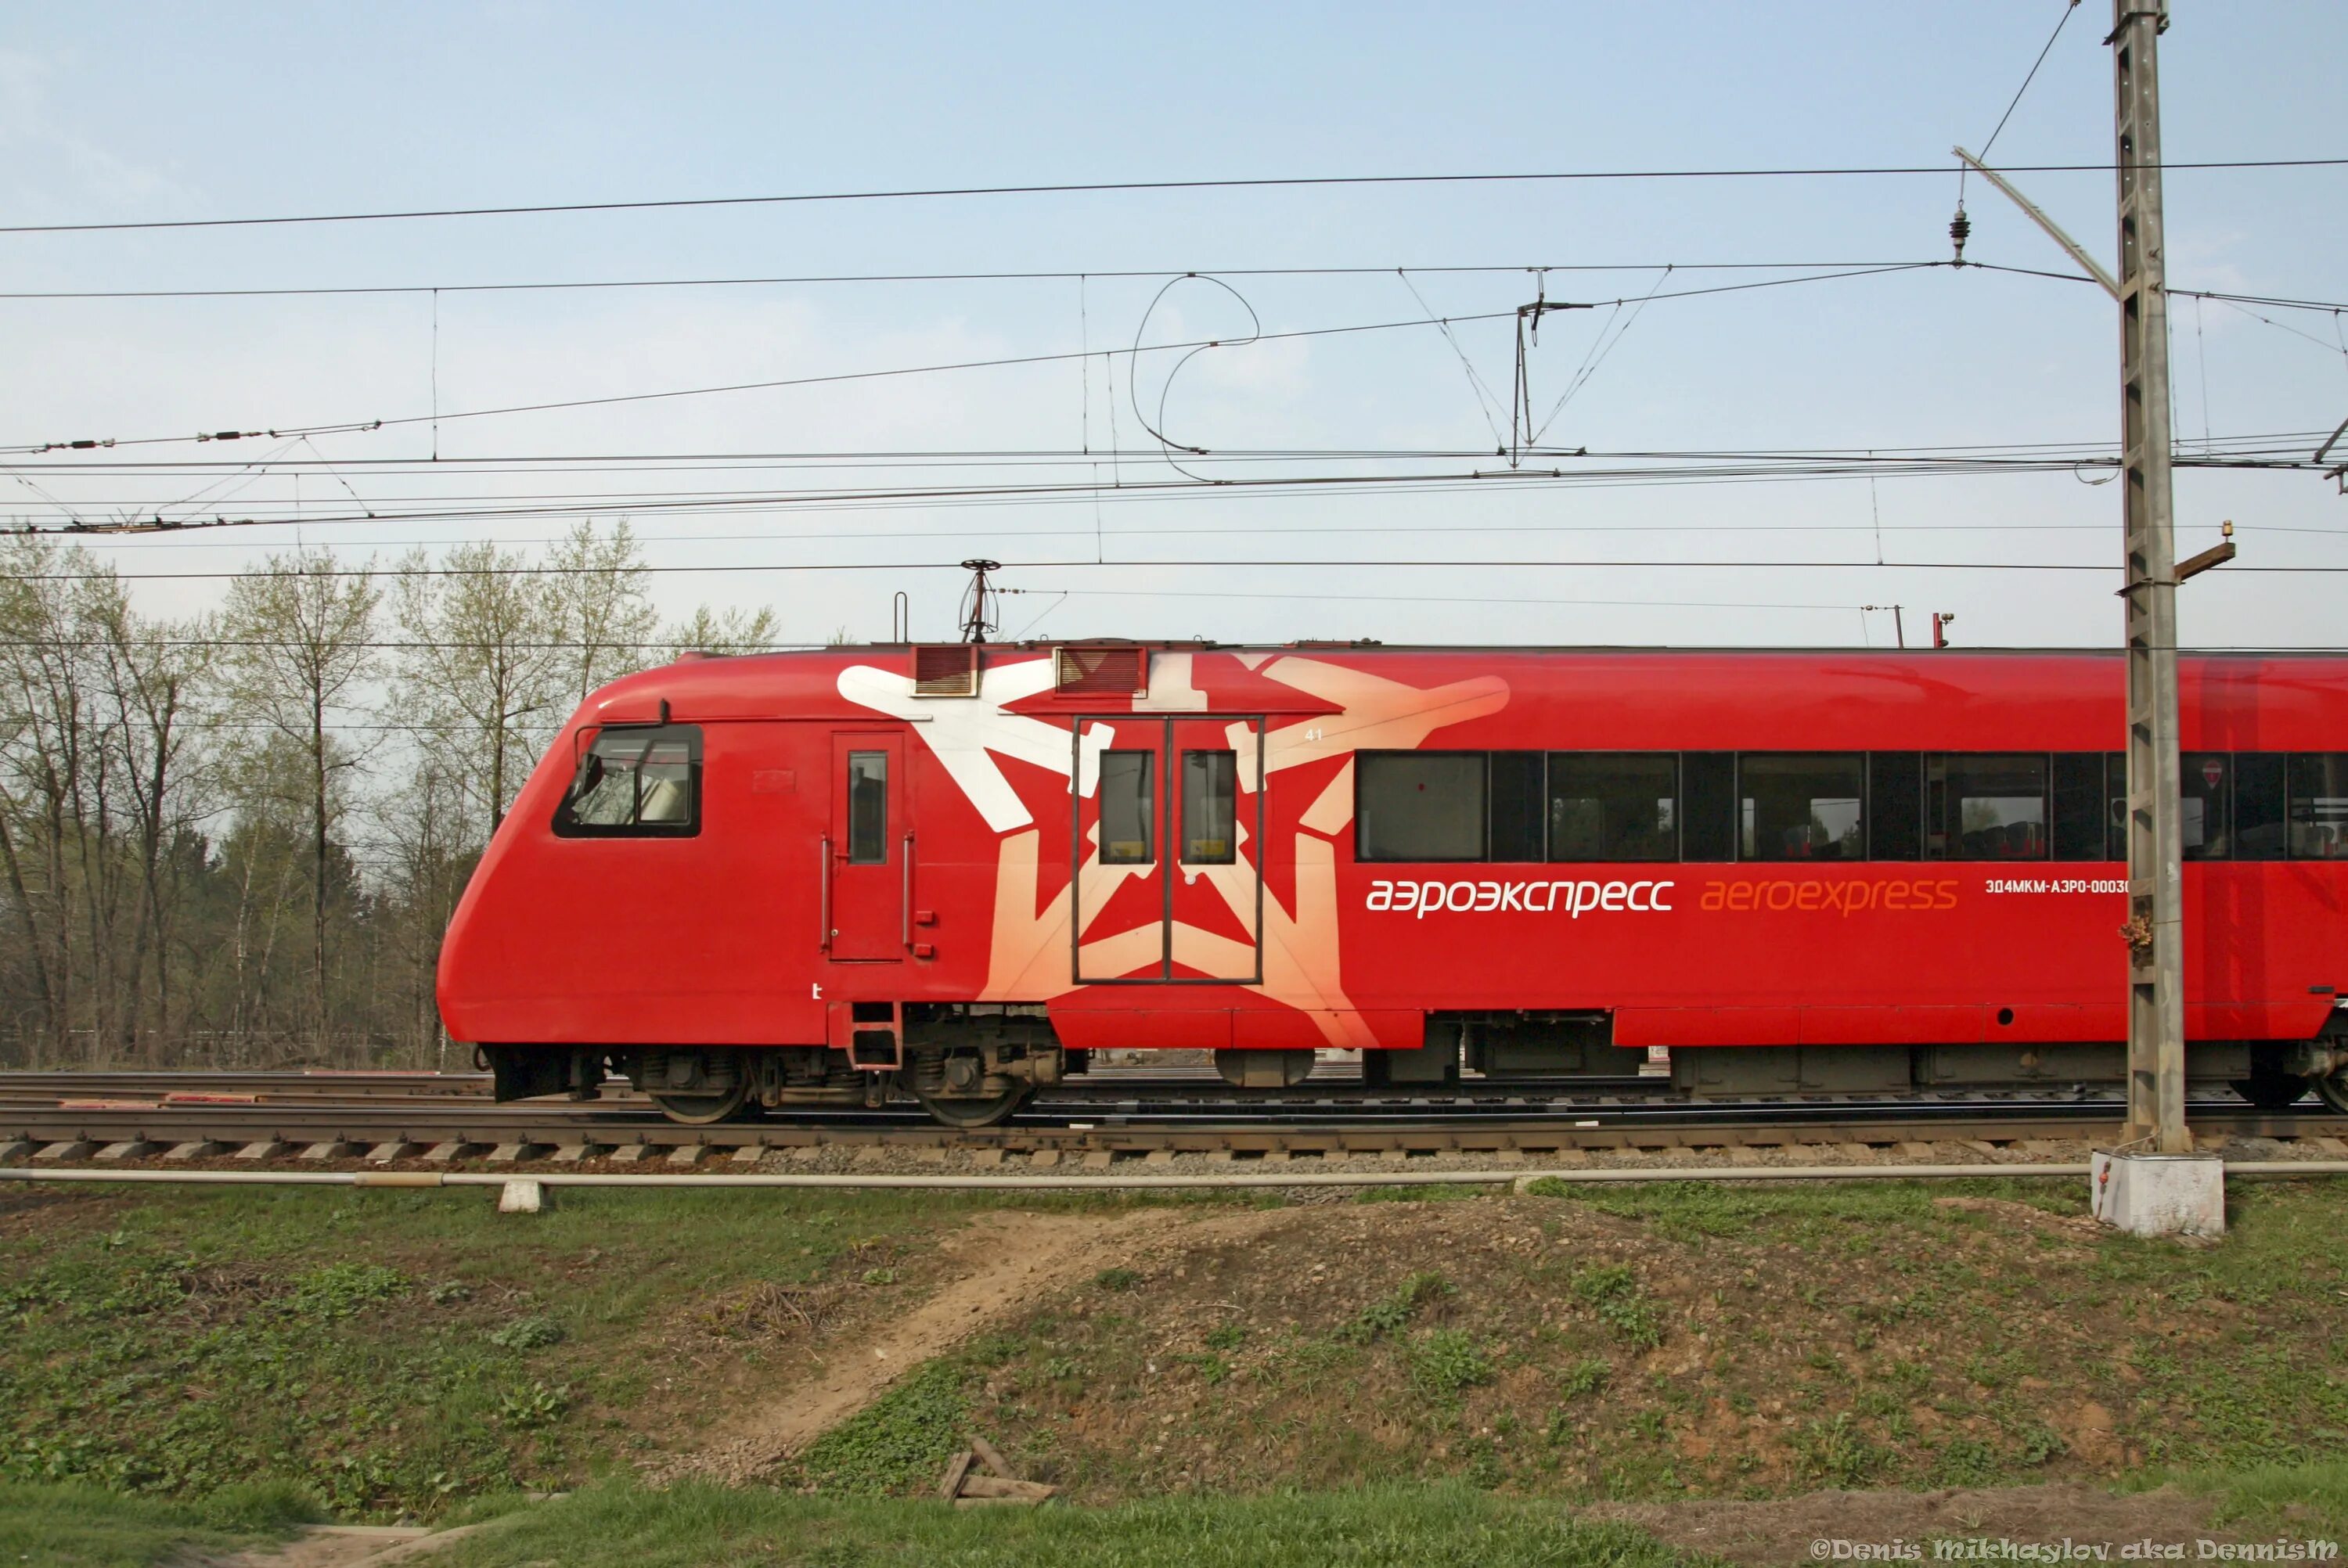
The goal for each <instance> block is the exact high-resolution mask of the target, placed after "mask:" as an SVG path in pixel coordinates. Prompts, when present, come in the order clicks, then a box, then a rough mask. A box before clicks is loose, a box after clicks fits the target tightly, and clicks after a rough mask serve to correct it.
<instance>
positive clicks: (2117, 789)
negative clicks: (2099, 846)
mask: <svg viewBox="0 0 2348 1568" xmlns="http://www.w3.org/2000/svg"><path fill="white" fill-rule="evenodd" d="M2127 829H2128V822H2127V753H2126V752H2106V753H2104V858H2105V859H2106V860H2121V861H2124V860H2126V859H2127Z"/></svg>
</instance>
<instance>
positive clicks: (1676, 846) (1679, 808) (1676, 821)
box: [1541, 750, 1687, 866]
mask: <svg viewBox="0 0 2348 1568" xmlns="http://www.w3.org/2000/svg"><path fill="white" fill-rule="evenodd" d="M1560 757H1567V758H1574V757H1591V758H1604V759H1606V760H1608V761H1610V762H1620V761H1622V760H1625V759H1629V760H1633V761H1638V762H1662V763H1666V764H1670V767H1671V802H1672V832H1671V841H1672V853H1671V858H1670V859H1668V860H1664V859H1660V858H1652V859H1651V858H1648V857H1646V856H1600V857H1599V858H1597V859H1588V858H1585V857H1583V856H1567V855H1560V854H1559V853H1558V849H1557V843H1556V835H1555V834H1553V833H1551V832H1550V827H1551V826H1552V821H1551V819H1552V817H1553V816H1554V815H1555V813H1556V810H1557V796H1556V793H1555V790H1556V782H1557V773H1558V769H1557V760H1558V759H1559V758H1560ZM1541 758H1542V760H1541V774H1542V780H1541V831H1542V835H1543V837H1544V839H1545V841H1546V846H1547V848H1548V850H1549V856H1550V858H1549V864H1550V865H1551V866H1678V865H1681V864H1682V863H1683V858H1684V856H1685V855H1686V852H1687V851H1686V845H1685V842H1684V835H1685V822H1686V815H1687V814H1686V796H1685V794H1684V787H1683V784H1682V771H1683V770H1682V764H1681V754H1680V753H1678V752H1665V751H1621V750H1607V751H1587V752H1571V751H1551V752H1545V753H1541ZM1585 798H1586V797H1585ZM1601 798H1602V797H1601ZM1626 798H1639V799H1643V798H1645V797H1644V796H1638V797H1626ZM1605 832H1606V825H1605V823H1604V820H1603V818H1602V817H1601V821H1600V824H1599V834H1600V836H1601V838H1602V837H1604V836H1605Z"/></svg>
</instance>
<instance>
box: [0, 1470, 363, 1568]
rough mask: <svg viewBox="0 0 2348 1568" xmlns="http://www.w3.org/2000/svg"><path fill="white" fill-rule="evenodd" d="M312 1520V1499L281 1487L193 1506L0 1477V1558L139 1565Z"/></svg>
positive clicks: (232, 1545)
mask: <svg viewBox="0 0 2348 1568" xmlns="http://www.w3.org/2000/svg"><path fill="white" fill-rule="evenodd" d="M318 1517H319V1514H318V1507H317V1504H316V1503H315V1502H314V1501H312V1500H311V1499H310V1498H309V1497H308V1496H307V1495H305V1494H304V1493H303V1492H301V1491H298V1490H297V1489H295V1488H293V1487H289V1486H284V1485H282V1484H277V1485H270V1484H263V1485H258V1486H232V1487H227V1488H223V1489H222V1490H221V1491H217V1492H215V1493H213V1494H212V1495H211V1497H208V1498H206V1499H205V1500H204V1501H202V1502H201V1504H195V1503H187V1502H175V1501H169V1500H167V1499H163V1498H154V1497H125V1496H123V1495H121V1494H120V1493H118V1492H113V1491H107V1490H106V1489H104V1488H102V1487H96V1486H81V1485H74V1484H69V1483H67V1484H61V1483H56V1482H52V1483H50V1484H47V1485H19V1484H15V1483H11V1482H6V1481H0V1563H57V1564H71V1565H72V1568H146V1565H147V1564H149V1563H160V1562H163V1561H165V1560H167V1559H169V1558H172V1557H180V1558H185V1557H186V1556H188V1555H189V1554H191V1553H199V1552H201V1553H222V1552H233V1551H237V1550H239V1549H241V1548H246V1547H252V1546H258V1545H264V1544H266V1543H267V1542H271V1541H273V1540H276V1539H280V1538H282V1537H283V1536H284V1535H286V1534H287V1533H288V1532H290V1531H291V1530H292V1528H293V1526H295V1525H299V1524H305V1523H309V1522H313V1521H314V1520H315V1519H317V1518H318Z"/></svg>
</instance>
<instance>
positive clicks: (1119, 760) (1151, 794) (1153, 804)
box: [1100, 752, 1158, 866]
mask: <svg viewBox="0 0 2348 1568" xmlns="http://www.w3.org/2000/svg"><path fill="white" fill-rule="evenodd" d="M1157 761H1158V753H1156V752H1103V753H1101V759H1100V857H1101V864H1102V865H1103V866H1148V865H1149V864H1150V863H1151V862H1152V861H1154V860H1155V859H1156V858H1157V856H1156V855H1155V853H1154V852H1153V850H1152V847H1151V840H1152V838H1153V837H1154V836H1155V835H1153V834H1152V832H1151V828H1152V827H1153V826H1154V825H1155V824H1156V822H1157V819H1158V813H1157V809H1156V808H1157V804H1158V801H1157V796H1158V788H1157V770H1156V769H1155V768H1154V767H1153V766H1152V765H1151V764H1154V763H1156V762H1157Z"/></svg>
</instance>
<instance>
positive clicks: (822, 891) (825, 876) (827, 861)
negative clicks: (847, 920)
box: [816, 834, 832, 953]
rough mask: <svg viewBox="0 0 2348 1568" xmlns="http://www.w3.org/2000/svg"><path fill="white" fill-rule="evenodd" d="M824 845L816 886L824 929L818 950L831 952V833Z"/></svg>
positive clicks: (825, 838) (824, 840) (818, 943)
mask: <svg viewBox="0 0 2348 1568" xmlns="http://www.w3.org/2000/svg"><path fill="white" fill-rule="evenodd" d="M822 847H823V869H822V871H821V872H819V874H818V876H817V878H816V886H817V887H818V888H819V892H818V893H817V895H816V897H817V899H818V903H817V906H816V907H817V908H818V910H819V911H820V913H819V916H818V918H819V921H820V922H821V926H820V929H821V931H822V933H823V935H822V938H821V939H820V940H819V941H818V942H817V943H816V950H817V951H819V952H822V953H829V952H830V951H831V937H832V931H831V835H829V834H826V835H824V836H823V846H822Z"/></svg>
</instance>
